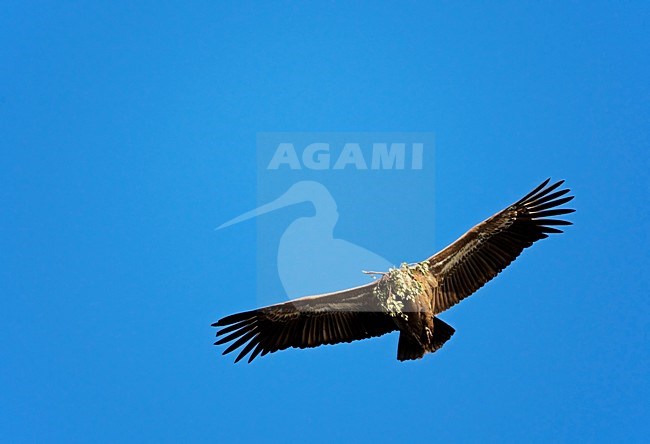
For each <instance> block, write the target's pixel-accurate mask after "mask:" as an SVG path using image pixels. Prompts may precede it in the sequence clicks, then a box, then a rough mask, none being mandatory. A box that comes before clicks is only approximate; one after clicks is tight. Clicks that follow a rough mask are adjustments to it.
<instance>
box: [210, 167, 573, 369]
mask: <svg viewBox="0 0 650 444" xmlns="http://www.w3.org/2000/svg"><path fill="white" fill-rule="evenodd" d="M549 181H550V179H547V180H546V181H544V182H543V183H542V184H540V185H539V186H538V187H537V188H535V189H534V190H533V191H531V192H530V193H528V194H527V195H526V196H524V197H523V198H521V199H520V200H518V201H517V202H515V203H514V204H512V205H510V206H509V207H508V208H506V209H504V210H502V211H500V212H498V213H497V214H495V215H494V216H492V217H490V218H489V219H487V220H485V221H484V222H481V223H480V224H478V225H476V226H475V227H474V228H472V229H471V230H469V231H468V232H467V233H465V234H464V235H463V236H461V237H460V238H459V239H458V240H456V241H455V242H454V243H452V244H451V245H449V246H448V247H446V248H445V249H443V250H442V251H440V252H439V253H436V254H435V255H433V256H431V257H430V258H428V259H426V260H424V261H422V262H420V263H418V264H416V265H406V264H403V265H402V266H401V267H400V268H397V269H391V270H389V271H388V272H386V273H384V274H383V276H382V278H381V279H378V280H377V281H375V282H372V283H370V284H367V285H363V286H361V287H356V288H352V289H348V290H343V291H339V292H335V293H329V294H323V295H318V296H309V297H303V298H299V299H295V300H292V301H289V302H285V303H281V304H276V305H271V306H269V307H264V308H260V309H257V310H251V311H246V312H242V313H238V314H234V315H230V316H226V317H224V318H222V319H220V320H219V321H218V322H216V323H214V324H213V326H214V327H219V328H220V330H219V331H218V332H217V337H219V339H218V340H217V342H215V344H217V345H219V344H225V343H228V342H232V344H230V345H229V346H228V348H226V350H224V352H223V354H226V353H230V352H231V351H233V350H236V349H238V348H239V347H242V346H243V348H242V350H241V351H240V353H239V355H238V356H237V358H236V359H235V362H237V361H239V360H240V359H242V358H243V357H244V356H246V355H247V354H248V353H250V357H249V359H248V362H251V361H252V360H253V359H255V357H256V356H258V355H261V356H264V355H265V354H267V353H273V352H276V351H278V350H284V349H286V348H289V347H296V348H306V347H317V346H319V345H323V344H337V343H340V342H351V341H355V340H359V339H366V338H371V337H374V336H381V335H383V334H386V333H390V332H392V331H396V330H398V331H399V332H400V337H399V343H398V347H397V358H398V359H399V360H401V361H403V360H408V359H419V358H421V357H422V356H424V354H425V353H428V352H434V351H436V350H438V349H439V348H440V347H442V345H443V344H444V343H445V342H446V341H447V340H448V339H449V338H451V336H452V335H453V334H454V329H453V328H452V327H451V326H449V325H448V324H446V323H445V322H443V321H442V320H440V319H439V318H437V317H435V315H437V314H439V313H441V312H443V311H445V310H447V309H448V308H450V307H452V306H453V305H455V304H457V303H458V302H460V301H462V300H463V299H465V298H466V297H468V296H469V295H471V294H472V293H474V292H475V291H476V290H478V289H479V288H481V287H482V286H483V285H484V284H485V283H486V282H488V281H489V280H491V279H492V278H494V277H495V276H496V275H497V274H499V272H501V270H503V269H504V268H505V267H507V266H508V265H509V264H510V263H511V262H512V261H513V260H515V259H516V258H517V257H518V256H519V254H521V252H522V251H523V250H524V248H527V247H530V246H531V245H532V244H533V243H534V242H536V241H538V240H540V239H544V238H546V237H548V235H549V234H551V233H562V231H561V230H559V229H557V228H554V227H555V226H560V225H570V224H571V222H568V221H565V220H561V219H557V218H555V217H556V216H560V215H563V214H568V213H572V212H573V211H575V210H573V209H570V208H558V207H560V206H561V205H563V204H565V203H567V202H569V201H570V200H571V199H573V196H566V197H565V195H566V194H567V193H568V192H569V190H568V189H562V190H559V191H556V190H557V189H558V188H559V187H560V186H561V185H562V184H563V183H564V181H559V182H556V183H554V184H553V185H548V183H549Z"/></svg>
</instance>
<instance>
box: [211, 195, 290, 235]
mask: <svg viewBox="0 0 650 444" xmlns="http://www.w3.org/2000/svg"><path fill="white" fill-rule="evenodd" d="M294 203H297V202H296V201H294V199H291V198H290V197H289V195H288V193H284V194H283V195H282V196H280V197H278V198H277V199H275V200H274V201H272V202H269V203H267V204H264V205H262V206H259V207H257V208H255V209H254V210H251V211H248V212H246V213H244V214H241V215H239V216H237V217H235V218H234V219H231V220H229V221H228V222H224V223H223V224H221V225H219V226H218V227H217V228H216V229H217V230H221V229H222V228H226V227H229V226H231V225H235V224H238V223H240V222H243V221H245V220H248V219H252V218H253V217H257V216H261V215H262V214H265V213H269V212H271V211H275V210H278V209H280V208H284V207H286V206H289V205H292V204H294Z"/></svg>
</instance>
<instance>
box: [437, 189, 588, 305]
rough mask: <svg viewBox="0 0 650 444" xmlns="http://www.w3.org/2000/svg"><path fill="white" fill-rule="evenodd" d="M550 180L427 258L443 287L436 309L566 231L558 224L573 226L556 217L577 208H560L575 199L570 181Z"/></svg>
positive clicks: (460, 298) (454, 301)
mask: <svg viewBox="0 0 650 444" xmlns="http://www.w3.org/2000/svg"><path fill="white" fill-rule="evenodd" d="M549 180H550V179H547V180H546V181H545V182H543V183H542V184H541V185H539V186H538V187H537V188H535V189H534V190H533V191H531V192H530V193H528V194H527V195H526V196H524V197H523V198H521V199H520V200H519V201H517V202H515V203H514V204H512V205H510V206H509V207H508V208H506V209H505V210H503V211H500V212H499V213H497V214H495V215H494V216H492V217H490V218H489V219H487V220H485V221H484V222H481V223H480V224H478V225H476V226H475V227H474V228H472V229H471V230H469V231H468V232H467V233H465V234H464V235H463V236H462V237H461V238H459V239H458V240H457V241H456V242H454V243H453V244H451V245H450V246H448V247H447V248H445V249H444V250H442V251H440V252H439V253H437V254H435V255H434V256H432V257H430V258H429V259H428V260H427V264H428V266H429V269H430V271H431V272H432V273H433V274H434V275H435V276H436V278H437V280H438V286H437V288H436V289H435V291H434V295H433V297H434V307H433V308H434V314H437V313H440V312H442V311H444V310H446V309H448V308H449V307H451V306H453V305H455V304H457V303H458V302H460V301H461V300H463V299H464V298H466V297H467V296H469V295H471V294H472V293H474V292H475V291H476V290H478V289H479V288H481V287H482V286H483V285H484V284H485V283H486V282H488V281H489V280H490V279H492V278H494V277H495V276H496V275H497V274H499V272H501V270H503V269H504V268H505V267H507V266H508V265H509V264H510V263H511V262H512V261H513V260H515V259H516V258H517V256H519V254H520V253H521V252H522V250H523V249H524V248H527V247H530V246H531V245H532V244H533V242H535V241H538V240H540V239H544V238H546V237H548V234H549V233H562V231H561V230H559V229H557V228H554V227H553V225H556V226H557V225H571V222H567V221H564V220H560V219H557V218H554V216H559V215H562V214H568V213H572V212H573V211H575V210H573V209H570V208H556V207H559V206H560V205H563V204H565V203H567V202H569V201H570V200H571V199H573V196H566V197H563V196H564V195H565V194H567V193H568V192H569V191H570V190H568V189H562V190H559V191H555V190H556V189H557V188H559V187H560V186H561V185H562V184H563V183H564V181H559V182H556V183H555V184H553V185H548V183H549Z"/></svg>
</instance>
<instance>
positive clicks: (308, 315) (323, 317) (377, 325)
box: [212, 282, 397, 362]
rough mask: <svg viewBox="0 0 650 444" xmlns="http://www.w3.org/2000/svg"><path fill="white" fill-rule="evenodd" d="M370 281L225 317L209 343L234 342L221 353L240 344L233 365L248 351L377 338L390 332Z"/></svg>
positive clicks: (390, 324) (389, 321)
mask: <svg viewBox="0 0 650 444" xmlns="http://www.w3.org/2000/svg"><path fill="white" fill-rule="evenodd" d="M374 288H375V283H374V282H373V283H370V284H368V285H364V286H361V287H356V288H352V289H349V290H344V291H340V292H336V293H328V294H324V295H320V296H309V297H304V298H300V299H295V300H292V301H289V302H285V303H282V304H276V305H271V306H268V307H264V308H260V309H257V310H251V311H246V312H243V313H238V314H234V315H231V316H227V317H225V318H223V319H221V320H219V321H218V322H216V323H214V324H212V325H213V326H214V327H221V329H220V330H219V331H218V332H217V337H220V339H219V340H217V342H215V344H225V343H227V342H231V341H234V342H233V343H232V344H230V346H229V347H228V348H227V349H226V350H225V351H224V352H223V354H226V353H230V352H231V351H233V350H235V349H237V348H239V347H241V346H244V348H243V349H242V350H241V352H240V353H239V355H238V356H237V359H235V362H237V361H239V360H240V359H241V358H243V357H244V356H246V355H247V354H248V353H249V352H251V350H252V353H251V355H250V357H249V359H248V362H251V361H252V360H253V359H255V357H256V356H257V355H258V354H260V353H261V355H262V356H264V355H265V354H267V353H273V352H275V351H278V350H284V349H286V348H289V347H297V348H306V347H317V346H319V345H322V344H336V343H339V342H351V341H355V340H358V339H365V338H370V337H373V336H381V335H383V334H386V333H390V332H391V331H394V330H396V328H397V327H396V326H395V323H394V322H393V320H392V318H391V317H390V315H388V314H387V313H385V312H382V311H381V309H380V307H379V305H378V303H377V299H376V297H375V296H374V294H373V290H374Z"/></svg>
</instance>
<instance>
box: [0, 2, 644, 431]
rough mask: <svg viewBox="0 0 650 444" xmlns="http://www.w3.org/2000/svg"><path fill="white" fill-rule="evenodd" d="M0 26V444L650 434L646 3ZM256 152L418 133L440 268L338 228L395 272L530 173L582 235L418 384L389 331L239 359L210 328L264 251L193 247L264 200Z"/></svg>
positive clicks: (536, 253) (163, 8)
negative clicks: (562, 202)
mask: <svg viewBox="0 0 650 444" xmlns="http://www.w3.org/2000/svg"><path fill="white" fill-rule="evenodd" d="M2 11H3V13H2V14H0V51H1V53H2V60H3V61H4V63H3V68H2V69H1V70H0V137H1V139H0V143H1V145H2V157H0V190H2V191H1V192H0V199H1V202H2V207H1V208H2V211H1V212H0V233H1V234H0V263H1V265H2V266H1V267H0V288H1V299H0V323H1V325H2V326H3V327H2V329H3V330H2V332H3V334H2V335H0V356H2V359H0V410H1V411H2V412H3V414H2V415H0V434H1V435H2V436H3V437H4V438H5V439H6V440H8V441H13V442H34V441H51V442H53V441H66V442H79V441H82V442H88V441H91V440H92V441H99V442H102V441H104V442H115V441H118V440H119V441H123V440H127V441H128V440H132V441H160V442H178V441H185V442H187V441H199V442H232V441H239V442H247V441H254V440H255V441H257V440H265V441H276V442H296V441H311V442H330V441H331V440H332V439H339V440H345V441H360V442H364V441H372V442H387V441H395V440H397V439H400V440H415V439H418V440H420V439H426V440H440V441H452V442H472V441H479V440H480V441H504V442H521V441H524V440H525V441H535V442H548V441H551V440H552V441H555V440H559V441H564V442H574V441H577V440H587V441H591V442H599V441H601V442H612V441H614V440H625V441H626V442H640V441H642V439H643V438H646V437H647V436H648V434H649V432H650V430H649V427H648V420H649V411H648V410H649V409H648V399H649V397H650V392H649V386H648V373H649V370H650V368H649V367H650V366H649V363H650V356H649V351H648V350H650V347H649V346H648V329H647V324H648V319H649V317H650V310H649V307H650V305H649V303H648V284H649V282H648V281H649V280H648V273H647V267H648V263H649V261H648V254H647V251H648V250H649V249H650V242H649V240H648V234H647V233H648V230H649V229H650V223H649V218H650V217H649V214H648V213H649V212H648V204H649V202H648V194H649V191H650V186H649V185H650V184H649V181H648V171H650V161H649V158H650V156H649V155H648V148H649V147H650V138H649V135H650V134H649V133H650V123H649V122H650V108H649V103H650V90H649V89H648V79H649V78H650V61H649V60H648V54H650V41H649V39H648V33H647V23H648V21H649V20H650V7H648V6H647V5H646V4H644V3H642V2H626V3H625V4H624V5H618V4H615V3H612V2H589V3H587V2H584V3H582V4H581V3H578V2H573V3H571V4H569V5H567V4H564V3H559V2H558V3H556V4H555V5H551V4H541V3H532V2H526V3H524V2H502V3H500V4H499V5H491V6H487V5H485V4H484V5H479V4H476V3H469V2H468V3H465V4H462V3H456V2H454V3H453V4H452V3H451V2H382V3H379V2H355V3H354V5H348V4H345V3H344V2H311V3H309V4H298V3H290V2H274V3H271V2H231V3H221V2H189V3H188V2H183V3H180V2H176V3H174V2H137V4H133V2H111V3H110V4H101V3H99V2H96V3H95V4H89V3H84V2H29V1H21V2H13V1H10V2H5V3H4V4H3V6H2ZM269 131H271V132H273V131H283V132H292V131H301V132H311V131H323V132H348V131H353V132H357V131H368V132H386V131H393V132H414V131H415V132H432V133H434V134H435V138H436V149H435V168H436V170H435V190H434V191H433V192H432V196H431V197H432V202H431V205H435V214H436V217H435V221H434V222H435V224H434V226H435V244H434V245H422V244H418V243H409V242H395V241H392V240H391V239H389V238H387V237H386V236H385V235H384V234H381V235H377V236H376V237H373V236H372V231H368V230H367V227H368V226H367V225H366V224H364V225H363V230H362V229H361V225H360V224H359V223H358V222H355V221H351V220H345V219H344V215H343V216H341V221H340V222H341V231H340V232H339V233H337V234H338V235H340V236H341V237H346V238H349V239H360V236H363V241H364V242H365V245H367V246H368V247H370V248H375V249H378V250H380V251H381V252H382V253H383V254H384V255H385V256H386V257H390V258H397V260H411V259H412V258H415V259H418V258H420V257H421V254H422V253H423V252H425V253H433V252H435V251H436V250H437V249H438V248H440V247H443V246H445V245H446V244H447V243H449V242H451V241H453V240H454V239H455V238H456V237H457V236H459V235H460V234H462V233H463V232H464V231H465V230H466V229H467V228H469V227H471V226H472V225H474V224H475V223H477V222H479V221H480V220H482V219H483V218H485V217H487V216H489V215H491V214H492V213H494V212H496V211H497V210H499V209H501V208H502V207H504V206H505V205H507V204H509V203H510V202H511V201H513V200H515V199H517V198H518V197H520V195H522V194H523V193H525V192H527V191H528V190H529V188H531V187H532V186H534V185H536V184H537V183H538V182H540V181H541V180H543V179H545V178H546V177H549V176H552V177H554V178H558V179H559V178H564V179H567V184H568V185H569V186H570V187H571V188H572V189H573V191H574V194H575V195H576V199H575V201H574V205H573V206H574V207H575V208H577V210H578V211H577V212H576V213H575V214H574V215H572V216H571V219H572V220H573V221H574V222H575V226H573V227H570V228H569V229H568V230H567V233H566V234H565V235H562V236H556V237H554V238H552V239H550V240H547V241H543V242H541V243H540V244H539V245H535V247H534V248H532V249H531V250H527V251H526V252H525V253H524V254H523V255H522V257H521V258H520V259H518V260H517V261H516V263H515V264H513V266H511V267H510V268H508V269H507V270H505V271H504V272H503V273H502V274H501V275H500V276H499V277H498V278H497V279H496V280H494V281H493V282H491V283H490V284H488V285H487V286H486V287H485V288H483V289H481V290H480V292H479V293H478V294H477V295H474V296H473V297H471V298H470V299H468V300H466V301H465V302H464V303H462V304H460V305H459V306H457V307H454V308H453V309H452V310H450V311H449V312H448V313H445V314H444V315H443V316H442V318H443V319H444V320H445V321H447V322H448V323H450V324H451V325H453V326H454V327H455V328H456V330H457V332H456V335H455V336H454V337H453V338H452V340H451V341H450V342H448V343H447V344H446V345H445V347H444V348H443V349H442V350H440V351H439V352H437V353H435V354H434V355H430V356H426V357H425V358H424V359H423V360H421V361H417V362H413V363H405V364H402V363H399V362H397V361H396V359H395V349H396V344H397V336H396V335H388V336H384V337H381V338H378V339H374V340H370V341H362V342H358V343H354V344H348V345H339V346H336V347H321V348H319V349H316V350H291V351H286V352H282V353H278V354H276V355H272V356H266V357H264V358H261V359H259V360H257V361H256V362H255V363H254V364H252V365H242V364H238V365H233V364H232V359H231V357H230V356H228V357H226V358H224V357H222V356H220V352H221V349H218V348H215V347H213V346H212V342H213V340H214V339H213V335H214V331H213V329H212V328H210V326H209V325H210V323H211V322H213V321H215V320H216V319H218V318H219V317H221V316H223V315H226V314H230V313H232V312H234V311H240V310H244V309H250V308H252V306H251V305H254V303H255V300H254V298H253V297H251V298H247V297H246V296H245V295H251V294H255V292H256V291H258V289H257V284H256V276H255V273H254V270H255V267H256V260H257V259H256V246H257V240H256V230H255V224H254V223H251V224H241V225H239V226H237V227H236V228H235V227H233V229H232V230H230V231H214V228H215V227H216V226H218V225H219V224H221V223H223V222H224V221H226V220H228V219H230V218H232V217H234V216H236V215H238V214H241V213H242V212H244V211H247V210H250V209H252V208H253V207H254V206H255V205H256V204H257V186H256V175H257V172H256V163H257V159H256V137H257V134H258V133H260V132H269ZM426 204H427V203H426V202H423V205H426ZM291 211H296V212H297V213H296V214H299V212H300V211H303V210H301V209H300V208H296V209H294V210H291ZM392 211H393V209H392V208H391V206H390V205H385V204H384V205H382V204H381V203H379V204H378V205H376V209H375V212H374V213H372V214H371V216H372V217H373V218H381V217H382V214H385V215H388V214H392ZM289 214H293V213H284V217H287V218H288V217H289V216H288V215H289ZM403 223H404V230H406V231H409V230H414V231H417V230H423V229H425V228H427V227H426V226H425V225H424V224H428V223H430V221H427V220H423V219H422V218H413V217H410V215H409V214H404V215H403ZM398 229H399V227H396V230H398ZM369 234H370V235H369ZM423 437H424V438H423Z"/></svg>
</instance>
